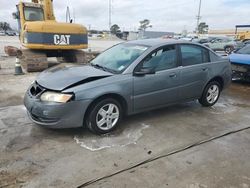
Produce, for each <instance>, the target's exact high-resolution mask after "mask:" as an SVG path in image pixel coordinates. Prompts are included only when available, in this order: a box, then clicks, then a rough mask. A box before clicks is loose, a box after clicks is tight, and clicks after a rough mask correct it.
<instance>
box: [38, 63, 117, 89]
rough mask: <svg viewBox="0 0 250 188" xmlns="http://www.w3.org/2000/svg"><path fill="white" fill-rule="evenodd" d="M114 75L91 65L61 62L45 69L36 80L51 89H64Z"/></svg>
mask: <svg viewBox="0 0 250 188" xmlns="http://www.w3.org/2000/svg"><path fill="white" fill-rule="evenodd" d="M112 75H113V74H112V73H109V72H105V71H103V70H100V69H97V68H94V67H92V66H90V65H69V64H60V65H58V66H55V67H52V68H50V69H47V70H45V71H43V72H42V73H41V74H40V75H39V76H38V77H37V80H36V82H37V83H38V84H39V85H41V86H42V87H44V88H47V89H49V90H55V91H62V90H65V89H68V88H71V87H74V86H77V85H80V84H84V83H88V82H91V81H94V80H98V79H102V78H105V77H108V76H112Z"/></svg>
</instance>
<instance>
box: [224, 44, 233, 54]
mask: <svg viewBox="0 0 250 188" xmlns="http://www.w3.org/2000/svg"><path fill="white" fill-rule="evenodd" d="M233 50H234V48H233V47H232V46H227V47H225V49H224V51H225V53H226V54H230V53H231V52H232V51H233Z"/></svg>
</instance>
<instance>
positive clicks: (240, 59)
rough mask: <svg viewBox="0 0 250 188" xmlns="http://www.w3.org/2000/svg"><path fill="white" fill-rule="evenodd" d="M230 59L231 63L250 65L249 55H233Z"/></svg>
mask: <svg viewBox="0 0 250 188" xmlns="http://www.w3.org/2000/svg"><path fill="white" fill-rule="evenodd" d="M229 59H230V62H231V63H238V64H245V65H250V55H247V54H231V55H230V56H229Z"/></svg>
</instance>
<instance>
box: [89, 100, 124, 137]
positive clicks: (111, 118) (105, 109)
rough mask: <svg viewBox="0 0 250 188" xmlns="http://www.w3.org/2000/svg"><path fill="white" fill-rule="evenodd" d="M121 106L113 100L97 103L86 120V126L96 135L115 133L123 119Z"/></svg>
mask: <svg viewBox="0 0 250 188" xmlns="http://www.w3.org/2000/svg"><path fill="white" fill-rule="evenodd" d="M122 115H123V112H122V107H121V104H120V103H119V102H118V101H117V100H115V99H112V98H106V99H103V100H101V101H98V102H97V103H95V104H94V105H93V106H92V107H91V109H90V111H89V113H88V115H87V119H86V126H87V127H88V129H89V130H90V131H91V132H93V133H95V134H106V133H109V132H111V131H113V130H114V129H115V128H116V127H117V125H118V124H119V123H120V121H121V119H122Z"/></svg>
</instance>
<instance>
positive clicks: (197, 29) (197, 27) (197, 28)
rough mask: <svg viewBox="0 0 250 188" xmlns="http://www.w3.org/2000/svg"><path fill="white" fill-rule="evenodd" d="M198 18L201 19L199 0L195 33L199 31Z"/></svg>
mask: <svg viewBox="0 0 250 188" xmlns="http://www.w3.org/2000/svg"><path fill="white" fill-rule="evenodd" d="M200 19H201V0H200V4H199V9H198V16H197V25H196V33H197V34H198V33H199V24H200Z"/></svg>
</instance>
